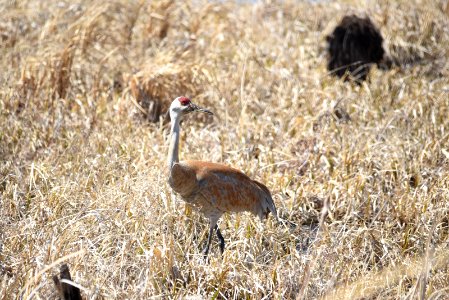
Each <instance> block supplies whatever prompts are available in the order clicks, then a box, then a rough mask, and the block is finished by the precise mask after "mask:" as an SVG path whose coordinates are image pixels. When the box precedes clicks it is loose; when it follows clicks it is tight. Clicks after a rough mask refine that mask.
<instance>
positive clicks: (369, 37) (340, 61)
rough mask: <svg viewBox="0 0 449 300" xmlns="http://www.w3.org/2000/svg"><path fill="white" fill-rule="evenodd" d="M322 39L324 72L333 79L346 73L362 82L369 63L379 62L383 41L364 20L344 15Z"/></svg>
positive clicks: (382, 50) (380, 61)
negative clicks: (325, 55) (325, 61)
mask: <svg viewBox="0 0 449 300" xmlns="http://www.w3.org/2000/svg"><path fill="white" fill-rule="evenodd" d="M326 40H327V42H328V49H327V50H328V54H329V56H328V64H327V69H328V70H329V71H331V72H332V74H334V75H336V76H339V77H343V76H345V75H346V74H347V72H349V74H350V75H351V76H352V77H353V79H355V80H356V81H358V82H361V81H363V80H365V79H366V76H367V75H368V72H369V70H370V68H371V65H372V64H373V63H375V64H378V65H379V64H381V63H382V60H383V57H384V53H385V51H384V49H383V47H382V42H383V38H382V36H381V34H380V32H379V30H378V29H377V28H376V26H375V25H374V24H373V23H372V22H371V20H370V19H369V18H368V17H366V18H359V17H357V16H355V15H350V16H345V17H344V18H343V20H342V21H341V22H340V24H339V25H338V26H337V27H336V28H335V29H334V32H333V33H332V34H331V35H329V36H327V37H326ZM345 79H347V77H346V78H345Z"/></svg>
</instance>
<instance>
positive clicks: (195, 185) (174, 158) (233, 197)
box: [168, 97, 278, 257]
mask: <svg viewBox="0 0 449 300" xmlns="http://www.w3.org/2000/svg"><path fill="white" fill-rule="evenodd" d="M169 112H170V118H171V132H170V135H171V137H170V146H169V149H168V168H169V179H168V182H169V184H170V186H171V187H172V189H173V190H174V191H175V192H176V193H177V194H179V195H180V196H181V197H182V199H183V200H184V201H186V202H188V203H190V204H192V205H193V206H194V207H196V208H197V209H198V210H199V211H200V212H201V213H203V214H204V215H205V216H206V217H207V218H209V221H210V228H209V236H208V239H207V244H206V247H205V248H204V250H203V254H204V257H207V254H208V253H209V247H210V243H211V240H212V235H213V231H214V230H216V233H217V237H218V239H219V240H220V250H221V253H223V251H224V247H225V241H224V238H223V236H222V235H221V232H220V229H219V228H218V226H217V222H218V220H219V219H220V217H221V216H222V215H223V214H224V213H225V212H243V211H249V212H251V213H253V214H254V215H257V216H259V217H260V219H261V220H263V219H264V218H268V214H269V213H270V212H271V213H272V214H273V216H274V217H275V218H276V220H278V218H277V212H276V207H275V205H274V202H273V199H272V198H271V194H270V191H269V190H268V188H267V187H266V186H265V185H263V184H262V183H260V182H257V181H255V180H252V179H250V178H249V177H248V176H246V175H245V174H243V173H242V172H240V171H239V170H237V169H234V168H231V167H228V166H225V165H221V164H216V163H211V162H203V161H194V160H187V161H181V162H179V156H178V146H179V133H180V119H181V118H182V116H184V115H187V114H188V113H191V112H203V113H207V114H210V115H213V113H212V112H211V111H209V110H207V109H204V108H201V107H199V106H197V105H195V104H193V103H192V101H190V99H189V98H186V97H178V98H176V99H175V100H173V102H172V104H171V106H170V110H169Z"/></svg>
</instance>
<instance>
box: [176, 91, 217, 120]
mask: <svg viewBox="0 0 449 300" xmlns="http://www.w3.org/2000/svg"><path fill="white" fill-rule="evenodd" d="M169 111H170V118H171V119H172V120H175V119H176V118H179V117H181V116H183V115H187V114H189V113H191V112H203V113H206V114H209V115H213V113H212V112H211V111H210V110H207V109H205V108H202V107H199V106H198V105H196V104H194V103H193V102H192V101H191V100H190V99H189V98H187V97H184V96H181V97H178V98H176V99H175V100H173V102H172V104H171V105H170V110H169Z"/></svg>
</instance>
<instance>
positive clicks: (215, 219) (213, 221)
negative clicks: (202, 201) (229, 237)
mask: <svg viewBox="0 0 449 300" xmlns="http://www.w3.org/2000/svg"><path fill="white" fill-rule="evenodd" d="M218 219H220V216H213V217H210V218H209V220H210V223H209V224H210V227H209V237H208V238H207V244H206V247H205V248H204V250H203V255H204V258H207V254H208V253H209V247H210V243H211V242H212V235H213V233H214V229H217V230H218V226H217V222H218ZM217 235H218V238H219V239H220V236H221V233H220V234H218V232H217ZM221 239H223V237H221ZM221 239H220V243H221V241H222V240H221ZM223 247H224V240H223ZM220 249H221V244H220Z"/></svg>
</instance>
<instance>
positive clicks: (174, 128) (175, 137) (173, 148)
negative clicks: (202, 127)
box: [168, 118, 181, 171]
mask: <svg viewBox="0 0 449 300" xmlns="http://www.w3.org/2000/svg"><path fill="white" fill-rule="evenodd" d="M180 130H181V129H180V126H179V118H172V122H171V130H170V145H169V147H168V170H169V171H171V168H172V167H173V165H174V164H175V163H177V162H179V156H178V151H179V149H178V148H179V132H180Z"/></svg>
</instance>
